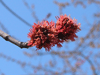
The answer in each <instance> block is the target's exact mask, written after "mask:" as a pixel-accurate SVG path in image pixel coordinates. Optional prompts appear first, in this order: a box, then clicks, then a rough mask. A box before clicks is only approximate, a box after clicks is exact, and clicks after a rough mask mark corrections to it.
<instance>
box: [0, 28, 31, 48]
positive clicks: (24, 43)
mask: <svg viewBox="0 0 100 75" xmlns="http://www.w3.org/2000/svg"><path fill="white" fill-rule="evenodd" d="M0 36H1V37H2V38H4V39H5V40H6V41H9V42H11V43H13V44H15V45H17V46H18V47H20V48H28V47H29V46H27V44H28V43H27V42H20V41H18V40H16V39H14V38H13V37H11V36H10V35H8V34H7V33H5V32H3V31H2V30H0Z"/></svg>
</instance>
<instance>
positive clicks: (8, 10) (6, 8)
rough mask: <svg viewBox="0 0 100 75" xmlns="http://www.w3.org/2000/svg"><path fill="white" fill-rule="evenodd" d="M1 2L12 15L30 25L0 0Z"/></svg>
mask: <svg viewBox="0 0 100 75" xmlns="http://www.w3.org/2000/svg"><path fill="white" fill-rule="evenodd" d="M0 2H1V4H2V5H3V6H4V7H5V8H6V9H7V10H8V11H10V12H11V13H12V14H13V15H14V16H16V17H17V18H18V19H20V20H21V21H22V22H24V23H25V24H26V25H28V26H30V27H32V25H31V24H29V23H28V22H26V21H25V20H24V19H22V18H21V17H20V16H18V15H17V14H16V13H15V12H14V11H12V10H11V9H10V8H9V7H8V6H7V5H6V4H5V3H4V2H3V1H2V0H0Z"/></svg>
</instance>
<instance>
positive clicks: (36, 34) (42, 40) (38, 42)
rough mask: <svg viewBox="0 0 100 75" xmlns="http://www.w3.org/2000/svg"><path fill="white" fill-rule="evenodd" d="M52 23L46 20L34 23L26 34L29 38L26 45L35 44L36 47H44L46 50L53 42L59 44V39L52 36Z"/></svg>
mask: <svg viewBox="0 0 100 75" xmlns="http://www.w3.org/2000/svg"><path fill="white" fill-rule="evenodd" d="M54 25H55V23H54V22H53V21H51V22H50V23H49V22H48V21H42V22H40V23H38V24H36V23H34V25H33V26H32V29H31V30H30V32H29V34H28V37H29V38H31V40H30V41H29V42H28V46H36V48H37V49H41V48H42V47H44V48H45V49H46V50H47V51H49V50H50V49H51V47H53V46H55V44H58V46H60V45H59V39H57V38H56V37H55V36H54V32H53V29H54Z"/></svg>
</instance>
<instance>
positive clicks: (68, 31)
mask: <svg viewBox="0 0 100 75" xmlns="http://www.w3.org/2000/svg"><path fill="white" fill-rule="evenodd" d="M79 30H80V23H79V24H77V20H76V19H73V20H72V19H71V18H70V16H67V15H60V17H58V18H57V22H56V32H57V35H56V36H57V37H58V38H59V39H62V40H66V41H67V40H71V41H75V39H74V38H77V35H76V34H75V33H76V32H77V31H79Z"/></svg>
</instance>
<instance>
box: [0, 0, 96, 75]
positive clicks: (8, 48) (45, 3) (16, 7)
mask: <svg viewBox="0 0 100 75" xmlns="http://www.w3.org/2000/svg"><path fill="white" fill-rule="evenodd" d="M66 1H68V2H70V0H58V2H66ZM3 2H5V4H6V5H7V6H8V7H9V8H10V9H11V10H13V11H14V12H16V14H17V15H19V16H20V17H21V18H23V19H24V20H25V21H27V22H28V23H30V24H31V25H33V23H36V21H35V19H34V18H33V17H32V12H31V11H30V10H28V9H27V7H25V5H24V3H23V0H3ZM26 2H27V3H28V4H29V6H31V5H32V4H34V6H35V8H34V10H33V11H35V13H36V16H37V17H38V18H39V21H42V20H43V19H44V18H45V17H46V15H47V14H48V13H51V16H50V18H49V19H48V21H51V20H53V21H55V22H56V18H55V16H59V8H58V6H57V5H56V4H54V3H53V0H26ZM96 11H97V9H96V6H95V4H91V5H87V8H83V7H82V6H81V5H78V6H77V7H74V5H73V4H72V3H71V5H70V6H67V7H65V8H64V9H63V11H62V12H63V14H67V15H70V16H71V18H72V19H73V18H75V19H77V21H78V23H81V31H80V32H78V33H77V35H78V36H79V37H84V36H85V35H86V34H87V32H88V30H89V29H90V27H91V25H88V26H87V24H86V22H85V19H84V17H86V18H87V20H88V21H89V22H90V24H92V23H93V21H94V16H93V13H95V12H96ZM0 22H1V23H2V24H3V25H4V26H5V27H6V28H7V30H8V31H9V33H8V34H9V35H11V36H14V37H16V39H18V40H20V41H22V42H27V41H28V40H29V38H28V37H27V34H28V32H29V29H30V28H31V27H29V26H27V25H26V24H25V23H23V22H22V21H21V20H19V19H18V18H16V17H15V16H14V15H13V14H12V13H11V12H9V11H8V10H7V9H6V8H5V7H4V6H3V5H2V4H1V3H0ZM0 29H1V30H3V29H2V28H1V27H0ZM3 31H4V30H3ZM4 32H5V31H4ZM67 45H68V46H69V48H68V49H69V50H73V48H74V47H75V46H76V45H75V42H72V43H69V44H67ZM67 45H66V43H64V44H63V47H61V48H60V50H63V49H66V50H68V49H67V48H65V47H64V46H67ZM52 49H57V47H56V46H55V47H53V48H52ZM32 50H33V51H35V50H36V49H35V47H33V48H32ZM24 51H27V52H29V53H31V50H30V49H25V48H24V49H20V48H19V47H17V46H16V45H14V44H12V43H10V42H8V41H5V40H4V39H3V38H2V37H0V53H2V54H4V55H6V56H9V57H12V58H14V59H16V60H20V61H22V62H24V61H25V62H27V63H28V62H30V63H33V64H34V65H38V63H41V62H42V63H43V62H46V61H47V60H48V58H49V59H51V56H47V57H45V56H43V57H35V56H34V57H33V58H29V57H27V56H26V55H24V54H23V52H24ZM39 51H40V52H46V51H45V49H44V48H42V49H41V50H39ZM43 59H46V60H45V61H44V60H43ZM58 60H60V59H58ZM87 65H88V64H87ZM59 66H60V67H61V66H62V64H60V65H59ZM29 69H30V68H29V67H26V69H22V67H21V66H20V65H18V64H17V63H14V62H12V61H9V60H6V59H4V58H2V57H0V72H3V73H4V74H5V75H24V74H27V73H28V72H31V73H32V72H33V71H31V70H29ZM26 70H27V71H28V72H26Z"/></svg>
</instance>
